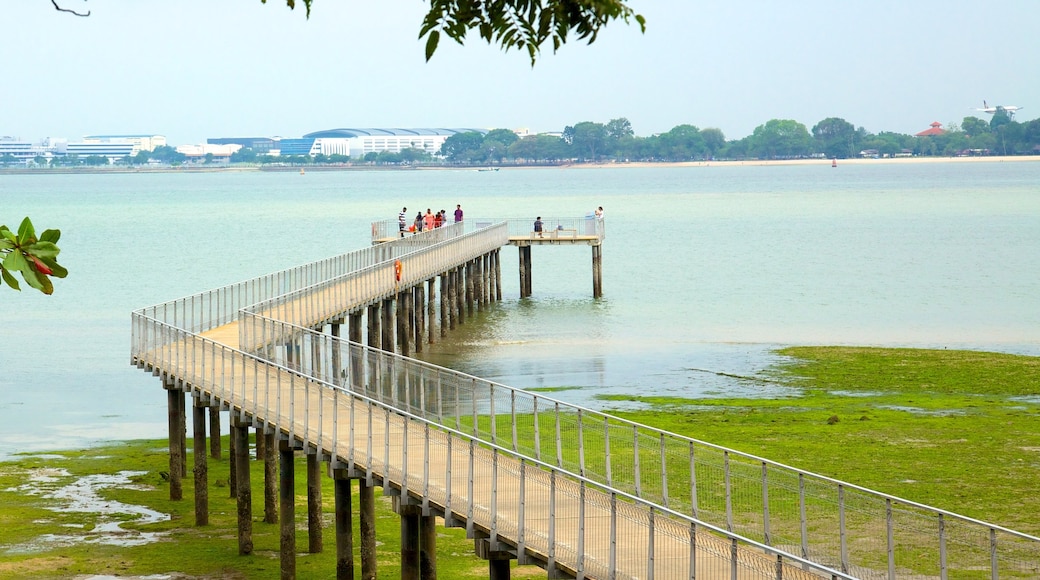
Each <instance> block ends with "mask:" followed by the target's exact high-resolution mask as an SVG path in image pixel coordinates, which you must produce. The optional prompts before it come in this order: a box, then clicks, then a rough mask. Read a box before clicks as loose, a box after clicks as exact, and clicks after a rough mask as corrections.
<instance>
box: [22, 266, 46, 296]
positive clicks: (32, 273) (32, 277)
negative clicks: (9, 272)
mask: <svg viewBox="0 0 1040 580" xmlns="http://www.w3.org/2000/svg"><path fill="white" fill-rule="evenodd" d="M22 278H25V281H26V282H28V283H29V285H30V286H32V287H33V288H36V289H37V290H39V291H40V292H43V293H44V294H46V292H45V291H44V285H43V282H42V281H40V278H45V279H46V278H47V277H46V276H44V275H43V274H40V273H39V272H37V271H36V270H33V269H31V268H26V269H25V270H22ZM53 291H54V287H53V286H51V292H53Z"/></svg>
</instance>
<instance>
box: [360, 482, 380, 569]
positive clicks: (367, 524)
mask: <svg viewBox="0 0 1040 580" xmlns="http://www.w3.org/2000/svg"><path fill="white" fill-rule="evenodd" d="M358 502H359V503H360V504H361V506H360V507H361V522H360V528H361V580H376V493H375V487H374V486H372V485H371V484H370V483H369V482H368V481H366V480H364V479H359V480H358Z"/></svg>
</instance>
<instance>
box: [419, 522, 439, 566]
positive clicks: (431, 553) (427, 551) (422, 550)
mask: <svg viewBox="0 0 1040 580" xmlns="http://www.w3.org/2000/svg"><path fill="white" fill-rule="evenodd" d="M419 576H420V578H421V579H422V580H437V517H436V516H420V518H419Z"/></svg>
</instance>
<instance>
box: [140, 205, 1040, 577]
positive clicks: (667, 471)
mask: <svg viewBox="0 0 1040 580" xmlns="http://www.w3.org/2000/svg"><path fill="white" fill-rule="evenodd" d="M553 220H556V221H553ZM543 222H544V223H545V224H546V227H545V228H544V230H545V231H543V232H541V233H542V235H537V233H536V232H534V231H533V228H532V227H531V226H532V223H533V222H532V221H530V220H492V219H488V220H479V219H473V220H466V221H464V222H460V223H457V224H448V225H445V226H443V227H441V228H435V229H434V230H431V231H427V232H422V233H419V234H415V235H412V234H407V235H405V236H404V237H402V236H401V235H400V233H399V231H398V229H397V228H398V225H397V222H396V220H388V221H387V222H376V223H375V224H373V226H372V239H371V241H372V245H370V246H368V247H366V248H364V249H361V250H357V251H354V252H349V253H346V254H342V255H339V256H335V257H332V258H328V259H325V260H320V261H317V262H312V263H309V264H304V265H301V266H298V267H294V268H290V269H288V270H283V271H280V272H275V273H272V274H268V275H265V276H260V277H258V278H254V279H251V280H246V281H244V282H241V283H238V284H233V285H230V286H225V287H223V288H218V289H215V290H209V291H205V292H201V293H198V294H195V295H192V296H188V297H185V298H181V299H178V300H173V301H170V302H166V303H163V304H159V305H155V306H150V307H147V308H142V309H140V310H137V311H135V312H134V313H133V315H132V338H131V363H132V364H134V365H136V366H138V367H139V368H141V369H142V370H144V371H146V372H150V373H152V374H153V375H155V376H157V377H158V378H159V379H160V381H161V385H162V387H163V388H164V389H165V390H166V393H167V404H168V408H169V451H170V470H169V482H170V497H171V499H175V500H179V499H182V496H183V484H182V479H183V478H184V477H188V476H189V474H192V476H193V477H194V490H195V493H194V495H195V497H194V500H195V517H196V523H197V524H198V525H205V524H206V522H207V521H208V515H207V514H208V499H207V498H208V495H207V493H208V492H207V490H208V488H209V480H208V477H209V473H210V472H209V470H208V467H207V457H208V454H207V446H206V438H207V427H208V430H209V436H210V437H211V438H215V437H218V436H219V433H220V417H221V414H222V413H226V414H227V416H228V417H229V419H230V423H231V441H232V448H231V458H232V466H231V472H230V474H229V475H230V482H231V484H232V487H233V489H234V493H235V494H236V497H237V500H238V530H237V541H238V548H239V553H240V554H251V553H252V551H253V547H252V526H253V525H254V523H255V522H254V517H253V514H252V485H253V482H252V477H251V474H250V463H251V461H250V456H249V450H250V448H249V433H250V431H249V430H250V429H254V430H255V433H256V443H257V459H262V460H263V461H264V466H265V469H264V477H263V484H262V485H263V490H264V497H265V508H264V516H263V519H262V522H263V523H256V525H279V526H281V552H280V558H281V571H282V577H283V578H294V577H295V570H296V568H295V561H296V557H297V548H296V528H295V526H296V520H295V509H296V501H297V500H296V497H295V496H294V494H293V487H294V477H295V475H294V473H295V468H294V465H295V461H296V460H297V457H298V456H305V457H306V461H307V469H306V473H307V488H308V494H307V506H306V509H307V512H308V518H307V522H308V524H307V535H308V538H309V547H308V549H309V550H310V551H320V550H321V549H322V541H321V534H322V525H321V520H322V518H321V510H322V500H321V495H320V484H319V483H320V477H321V466H322V465H324V467H325V472H326V475H327V476H328V477H331V478H333V479H334V490H335V498H334V500H335V512H336V514H335V522H336V523H335V533H336V536H337V539H336V543H335V545H336V550H337V554H336V555H337V568H336V575H337V577H338V578H350V579H353V578H355V553H354V552H355V551H354V546H355V542H354V538H353V528H352V526H351V524H350V522H351V519H352V518H353V517H354V515H355V514H356V515H358V517H359V518H360V520H361V526H360V534H361V537H360V541H359V545H360V550H359V553H360V560H361V562H360V568H361V574H360V576H361V577H362V578H364V579H366V580H372V579H374V578H375V577H376V573H377V563H376V561H375V543H374V542H375V539H374V538H375V536H374V529H375V526H376V521H375V517H374V507H373V506H374V488H375V487H381V488H382V490H383V493H384V494H386V495H388V496H391V497H392V498H393V505H394V509H395V511H396V512H397V513H398V515H399V516H400V531H401V543H402V544H401V549H400V558H401V570H402V573H401V576H402V578H406V579H420V578H435V577H436V560H437V557H436V537H437V532H436V530H437V526H438V525H444V526H452V527H461V528H464V529H465V531H466V534H467V536H468V537H470V538H472V539H473V540H474V548H475V551H476V553H477V554H478V555H479V556H480V557H482V558H484V559H486V560H487V561H488V576H489V578H492V579H495V580H501V579H506V578H509V577H510V574H511V572H510V571H511V567H510V561H511V560H515V561H516V563H518V564H523V565H537V566H540V567H542V568H544V569H545V570H546V573H547V576H548V577H549V578H559V577H569V578H596V579H626V578H627V579H636V578H638V579H653V578H657V579H665V580H672V579H690V580H693V579H696V578H701V579H705V578H708V579H716V578H728V579H731V580H737V579H756V580H757V579H761V580H777V579H784V578H788V579H806V580H809V579H817V580H818V579H819V578H831V579H850V580H851V579H853V578H863V579H879V580H881V579H888V580H892V579H895V578H920V579H932V578H935V579H945V578H948V577H958V578H959V577H966V576H969V575H970V577H973V578H974V577H977V578H991V579H992V580H996V579H997V578H998V577H999V578H1036V577H1037V571H1038V570H1040V539H1038V538H1035V537H1032V536H1028V535H1026V534H1021V533H1019V532H1015V531H1013V530H1008V529H1005V528H1003V527H1000V526H997V525H994V524H989V523H986V522H981V521H977V520H973V519H970V518H966V517H963V516H959V515H957V514H953V513H951V512H947V511H944V510H940V509H936V508H932V507H929V506H925V505H921V504H917V503H915V502H911V501H907V500H904V499H900V498H897V497H894V496H889V495H886V494H882V493H879V492H876V491H872V490H869V489H865V488H862V487H859V486H856V485H853V484H850V483H846V482H842V481H837V480H834V479H831V478H827V477H823V476H820V475H816V474H813V473H811V472H806V471H802V470H797V469H794V468H791V467H788V466H786V465H782V464H779V463H776V462H772V461H769V460H767V459H764V458H761V457H756V456H752V455H748V454H745V453H741V452H739V451H736V450H732V449H727V448H724V447H719V446H717V445H713V444H711V443H708V442H703V441H698V440H695V439H691V438H688V437H684V436H680V435H677V434H673V433H669V432H666V431H661V430H658V429H654V428H651V427H648V426H645V425H641V424H637V423H633V422H630V421H626V420H623V419H620V418H617V417H614V416H611V415H609V414H605V413H601V412H597V411H593V410H590V409H586V408H582V407H579V406H575V405H571V404H568V403H566V402H563V401H559V400H556V399H552V398H549V397H545V396H542V395H540V394H536V393H532V392H527V391H523V390H519V389H514V388H511V387H509V386H506V385H502V384H499V383H495V382H493V381H489V380H485V379H482V378H480V377H475V376H471V375H466V374H464V373H461V372H458V371H455V370H452V369H448V368H444V367H439V366H435V365H432V364H428V363H424V362H421V361H418V360H416V359H414V358H412V357H411V354H412V353H415V352H420V351H422V349H423V348H424V345H429V344H431V343H435V342H436V341H438V340H441V339H442V338H443V337H445V336H447V335H448V333H450V332H451V331H452V330H454V329H456V328H457V327H458V326H460V325H463V324H472V323H473V320H472V317H473V316H474V315H475V313H477V312H480V311H482V310H485V309H492V308H495V307H496V305H495V303H496V302H499V301H501V300H503V299H504V298H503V291H502V275H501V262H500V260H499V257H500V256H499V254H500V251H501V248H503V247H504V246H507V245H513V246H517V247H518V248H519V251H520V256H521V265H520V270H521V272H520V282H521V283H520V296H521V297H523V296H525V295H530V289H531V288H530V281H531V276H530V264H531V262H530V253H529V252H530V248H531V247H532V246H535V245H562V244H587V245H589V246H591V247H593V252H594V253H593V266H594V268H593V271H594V278H595V280H594V294H596V295H597V296H598V295H599V294H600V293H601V284H600V283H599V281H598V278H599V274H598V272H599V261H598V260H599V258H600V256H601V254H600V253H599V249H600V248H601V247H602V245H603V242H604V239H605V228H604V224H603V221H602V220H591V223H590V221H589V220H586V219H584V218H581V219H574V220H573V221H569V220H565V219H557V218H546V219H544V220H543ZM387 223H389V224H390V226H391V227H390V228H387V229H389V230H390V231H386V229H384V224H387ZM552 234H555V236H553V235H552ZM525 250H526V251H527V252H528V254H527V258H526V261H525V257H524V252H525ZM525 268H526V269H525ZM344 326H345V327H346V328H345V329H344V328H343V327H344ZM344 330H345V333H346V336H343V334H344ZM187 396H190V401H191V405H190V408H191V416H192V436H193V445H194V453H193V454H192V457H193V462H194V469H192V470H189V469H188V464H187V461H188V460H187V456H188V454H187V452H186V451H187V434H186V433H187V424H188V420H187V416H188V412H187V411H186V408H185V402H186V397H187ZM207 414H208V421H207ZM210 443H211V444H212V443H213V442H212V440H211V442H210ZM355 481H356V482H357V497H358V501H359V502H360V506H358V509H357V510H355V509H354V507H353V505H352V502H353V499H352V497H353V491H352V485H353V482H355ZM267 500H269V501H267ZM276 500H277V502H276Z"/></svg>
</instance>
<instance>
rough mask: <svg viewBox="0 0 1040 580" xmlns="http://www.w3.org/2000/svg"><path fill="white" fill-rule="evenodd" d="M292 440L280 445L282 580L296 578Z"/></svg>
mask: <svg viewBox="0 0 1040 580" xmlns="http://www.w3.org/2000/svg"><path fill="white" fill-rule="evenodd" d="M293 459H294V452H293V447H292V444H291V442H289V441H281V442H279V446H278V473H279V477H278V502H279V506H280V508H281V509H280V510H279V512H280V518H279V531H280V534H279V536H280V538H281V541H280V546H281V564H282V565H281V572H282V574H281V577H282V580H291V579H294V578H296V491H295V490H296V472H295V470H294V467H293Z"/></svg>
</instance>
